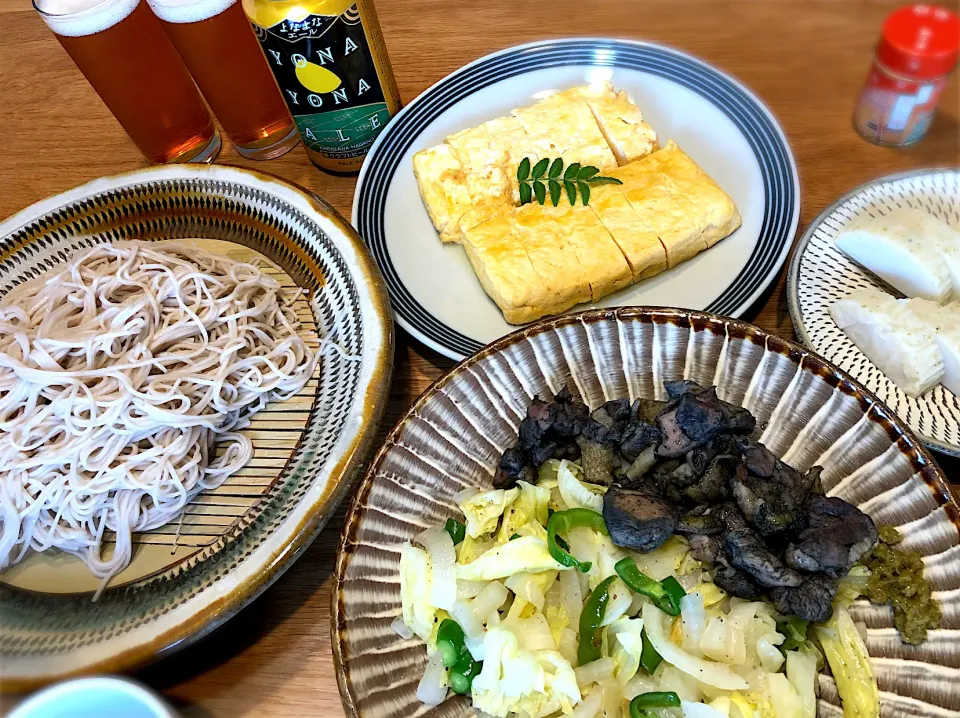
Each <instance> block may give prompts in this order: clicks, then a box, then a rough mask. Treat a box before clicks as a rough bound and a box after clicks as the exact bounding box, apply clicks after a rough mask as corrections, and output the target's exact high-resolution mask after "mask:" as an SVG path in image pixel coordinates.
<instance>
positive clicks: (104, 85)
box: [33, 0, 220, 162]
mask: <svg viewBox="0 0 960 718" xmlns="http://www.w3.org/2000/svg"><path fill="white" fill-rule="evenodd" d="M33 6H34V7H35V8H36V9H37V12H39V13H40V16H41V17H42V18H43V20H44V22H46V23H47V26H48V27H49V28H50V29H51V30H53V32H54V33H55V34H56V36H57V39H58V40H59V41H60V44H61V45H63V49H64V50H66V51H67V53H68V54H69V55H70V57H71V58H73V61H74V62H75V63H76V64H77V67H79V68H80V71H81V72H82V73H83V74H84V75H85V76H86V78H87V80H88V81H89V82H90V84H91V85H92V86H93V89H94V90H96V91H97V94H98V95H100V98H101V99H102V100H103V101H104V103H105V104H106V105H107V107H108V108H110V111H111V112H112V113H113V114H114V116H115V117H116V118H117V120H119V121H120V124H121V125H122V126H123V129H124V130H126V131H127V134H128V135H130V138H131V139H132V140H133V141H134V143H135V144H136V145H137V147H138V148H139V149H140V151H141V152H142V153H143V154H144V156H146V158H147V159H148V160H150V161H151V162H210V161H212V160H213V159H214V158H215V157H216V156H217V153H218V152H219V151H220V133H219V132H217V129H216V127H214V124H213V118H211V117H210V112H209V110H207V107H206V105H204V103H203V98H202V97H200V93H199V92H198V91H197V88H196V86H195V85H194V84H193V80H191V79H190V73H189V72H188V71H187V68H186V67H185V66H184V64H183V61H182V60H181V59H180V56H179V55H177V51H176V50H175V49H174V48H173V45H172V44H171V43H170V40H169V38H167V36H166V34H165V33H164V31H163V28H162V27H161V26H160V21H159V20H157V18H156V17H154V15H153V13H151V12H150V8H149V7H147V4H146V3H145V2H141V1H140V0H34V3H33Z"/></svg>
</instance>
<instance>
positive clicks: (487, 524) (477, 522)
mask: <svg viewBox="0 0 960 718" xmlns="http://www.w3.org/2000/svg"><path fill="white" fill-rule="evenodd" d="M519 495H520V489H510V490H509V491H505V490H504V489H496V490H494V491H483V492H481V493H479V494H474V495H473V496H470V497H469V498H466V499H464V500H463V501H461V502H460V510H461V511H463V515H464V517H465V518H466V519H467V536H469V537H470V538H477V537H479V536H482V535H483V534H489V533H493V532H494V531H496V530H497V524H498V523H499V522H500V517H501V516H503V510H504V509H505V508H506V507H507V506H509V505H510V504H512V503H513V501H514V499H516V498H517V496H519Z"/></svg>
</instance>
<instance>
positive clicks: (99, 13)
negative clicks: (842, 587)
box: [35, 0, 140, 37]
mask: <svg viewBox="0 0 960 718" xmlns="http://www.w3.org/2000/svg"><path fill="white" fill-rule="evenodd" d="M139 3H140V0H36V3H35V4H36V7H37V9H38V10H39V11H40V17H42V18H43V21H44V22H45V23H47V27H49V28H50V29H51V30H53V31H54V32H55V33H56V34H57V35H64V36H66V37H82V36H84V35H94V34H96V33H98V32H103V31H104V30H106V29H108V28H111V27H113V26H114V25H116V24H117V23H118V22H120V21H121V20H123V19H125V18H126V17H127V16H128V15H130V13H132V12H133V11H134V10H136V8H137V5H138V4H139Z"/></svg>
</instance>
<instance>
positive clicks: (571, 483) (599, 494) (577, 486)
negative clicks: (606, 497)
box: [557, 459, 606, 513]
mask: <svg viewBox="0 0 960 718" xmlns="http://www.w3.org/2000/svg"><path fill="white" fill-rule="evenodd" d="M582 474H583V469H581V468H580V467H579V466H577V465H576V464H573V463H571V462H569V461H567V460H565V459H564V460H563V461H561V462H560V466H559V468H558V469H557V487H558V488H559V489H560V496H561V497H562V498H563V501H564V503H565V504H566V505H567V506H568V507H569V508H571V509H591V510H592V511H596V512H597V513H600V512H602V511H603V494H604V493H605V492H606V487H604V486H593V485H590V484H586V483H584V482H583V481H581V480H580V477H581V476H582Z"/></svg>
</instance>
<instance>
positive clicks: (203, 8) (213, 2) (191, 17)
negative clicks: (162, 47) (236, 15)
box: [147, 0, 237, 24]
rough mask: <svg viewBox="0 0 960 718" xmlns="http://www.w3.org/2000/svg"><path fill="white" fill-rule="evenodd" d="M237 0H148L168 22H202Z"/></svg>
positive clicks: (157, 14)
mask: <svg viewBox="0 0 960 718" xmlns="http://www.w3.org/2000/svg"><path fill="white" fill-rule="evenodd" d="M236 1H237V0H147V2H149V3H150V9H151V10H153V12H154V14H155V15H156V16H157V17H158V18H160V19H161V20H164V21H166V22H172V23H178V24H179V23H187V22H200V21H201V20H207V19H209V18H211V17H214V16H216V15H219V14H220V13H222V12H223V11H224V10H226V9H227V8H229V7H230V6H231V5H233V4H234V3H235V2H236Z"/></svg>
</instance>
